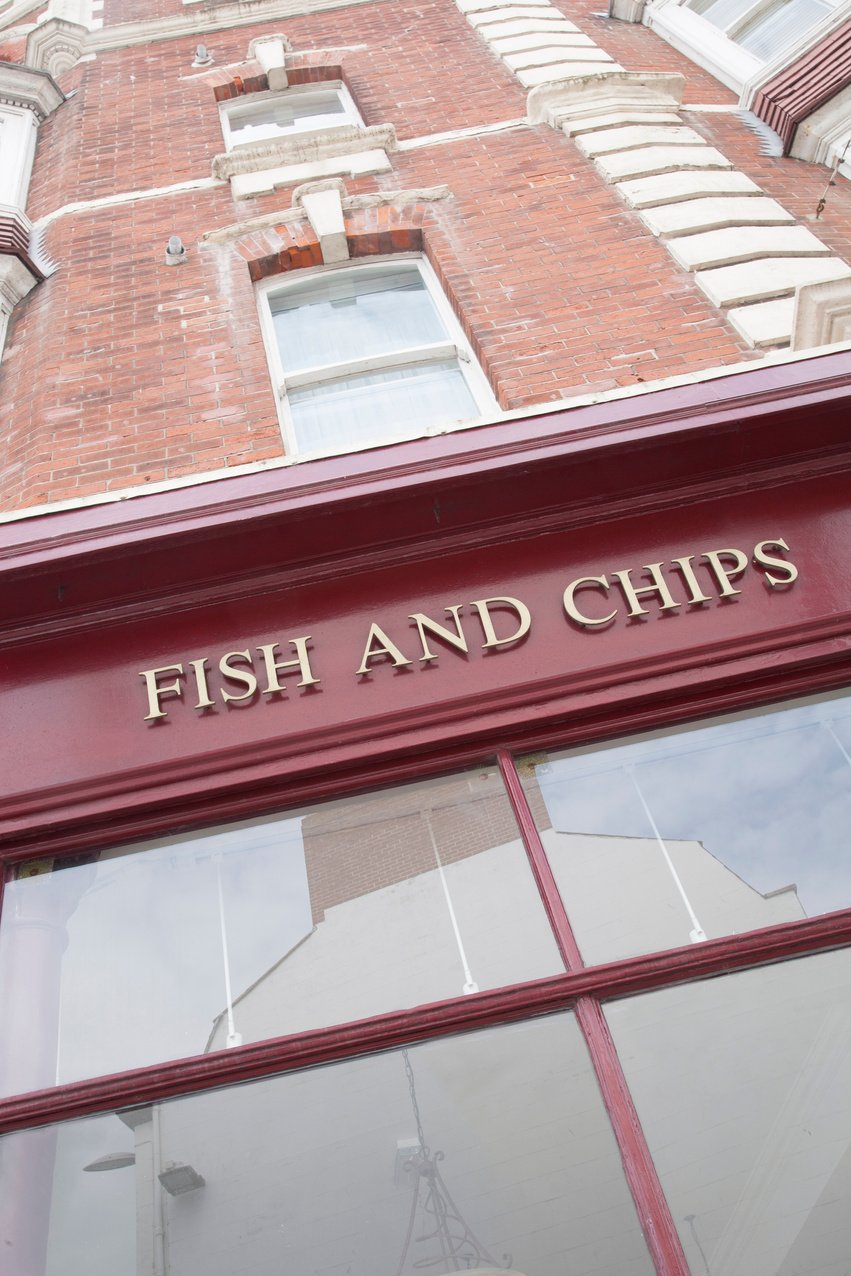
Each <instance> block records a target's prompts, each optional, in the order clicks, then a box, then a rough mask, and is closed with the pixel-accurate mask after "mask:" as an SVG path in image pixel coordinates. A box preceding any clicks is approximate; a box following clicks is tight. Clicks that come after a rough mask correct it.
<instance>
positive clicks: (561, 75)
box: [517, 55, 621, 89]
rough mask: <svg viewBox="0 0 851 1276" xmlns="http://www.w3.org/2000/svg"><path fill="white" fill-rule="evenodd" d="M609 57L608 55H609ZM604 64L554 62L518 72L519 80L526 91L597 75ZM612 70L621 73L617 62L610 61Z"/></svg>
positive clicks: (609, 64)
mask: <svg viewBox="0 0 851 1276" xmlns="http://www.w3.org/2000/svg"><path fill="white" fill-rule="evenodd" d="M607 56H608V55H607ZM601 65H603V63H602V62H599V61H598V62H579V61H576V62H554V63H553V64H552V65H551V66H549V67H545V66H539V67H534V68H532V69H530V70H527V71H518V72H517V78H518V80H519V81H520V83H521V84H522V85H523V87H524V89H534V88H537V87H538V85H539V84H550V83H552V81H553V80H570V79H574V78H575V77H577V76H583V75H587V76H592V75H596V74H597V73H598V72H599V70H600V67H601ZM605 65H606V66H607V67H608V68H609V69H610V70H613V71H616V70H617V71H619V70H621V67H620V66H619V65H618V63H617V62H612V61H609V62H607V63H606V64H605Z"/></svg>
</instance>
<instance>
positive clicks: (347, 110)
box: [219, 80, 364, 151]
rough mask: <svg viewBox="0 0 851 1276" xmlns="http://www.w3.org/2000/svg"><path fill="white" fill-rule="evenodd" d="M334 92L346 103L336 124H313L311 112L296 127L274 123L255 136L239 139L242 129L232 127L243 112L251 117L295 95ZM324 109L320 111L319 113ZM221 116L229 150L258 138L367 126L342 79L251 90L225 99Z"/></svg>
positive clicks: (277, 138)
mask: <svg viewBox="0 0 851 1276" xmlns="http://www.w3.org/2000/svg"><path fill="white" fill-rule="evenodd" d="M329 94H334V95H335V96H336V98H337V100H338V101H339V102H340V104H341V105H342V107H343V111H342V114H341V115H340V116H339V118H338V121H337V122H336V123H334V124H319V125H316V126H313V125H311V123H310V118H311V117H309V116H307V117H305V119H304V121H299V122H298V123H296V125H295V126H294V127H293V128H277V127H276V126H275V125H274V124H269V125H266V126H265V131H264V132H262V133H261V134H256V135H255V136H254V137H251V138H246V139H245V140H240V139H239V132H238V130H235V129H233V128H232V127H231V120H233V119H238V118H239V117H240V116H248V117H250V116H251V115H252V113H259V112H260V110H261V109H262V108H263V107H265V106H266V105H267V104H268V103H270V102H281V101H285V100H287V99H290V100H292V99H293V98H302V99H308V100H309V99H310V98H319V97H320V96H327V95H329ZM319 114H320V113H319V112H317V116H318V115H319ZM219 118H220V120H221V126H222V136H223V137H224V139H225V148H226V149H227V150H228V151H233V150H238V149H241V148H242V147H243V146H250V145H252V144H254V143H257V142H276V141H288V140H290V139H294V138H300V137H308V136H311V135H313V134H316V133H327V132H329V131H330V130H331V129H337V128H351V127H352V126H354V127H355V128H363V126H364V125H363V120H362V118H361V114H360V111H359V110H358V108H357V106H356V105H355V101H354V98H353V97H352V95H351V94H350V93H349V90H348V89H347V88H346V86H345V84H343V82H342V80H317V81H313V82H311V83H310V84H296V85H293V86H292V87H290V88H288V89H280V90H277V89H269V90H266V91H264V92H262V93H248V94H245V95H244V96H243V97H239V98H232V99H231V100H230V101H229V102H221V103H220V104H219Z"/></svg>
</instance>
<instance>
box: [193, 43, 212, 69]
mask: <svg viewBox="0 0 851 1276" xmlns="http://www.w3.org/2000/svg"><path fill="white" fill-rule="evenodd" d="M212 64H213V55H212V53H211V52H210V50H209V49H208V48H207V46H206V44H199V45H198V47H197V48H196V50H195V60H194V61H193V63H192V65H193V66H212Z"/></svg>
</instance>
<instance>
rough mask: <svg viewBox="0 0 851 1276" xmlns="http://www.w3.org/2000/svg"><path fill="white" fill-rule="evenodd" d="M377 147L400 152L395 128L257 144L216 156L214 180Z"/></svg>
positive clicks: (343, 129)
mask: <svg viewBox="0 0 851 1276" xmlns="http://www.w3.org/2000/svg"><path fill="white" fill-rule="evenodd" d="M377 147H380V148H381V149H382V150H384V151H395V150H396V149H397V147H398V143H397V141H396V130H395V128H394V127H393V125H392V124H372V125H370V126H369V127H368V128H361V127H360V126H359V125H357V124H344V125H341V126H340V127H339V128H328V129H323V130H322V132H320V133H303V134H301V136H296V137H293V138H284V139H281V140H274V141H268V142H254V143H252V144H251V145H250V146H240V147H238V148H237V149H236V150H233V151H227V152H226V153H225V154H223V155H217V156H216V157H215V159H214V160H213V177H217V178H219V179H220V180H221V179H224V180H227V178H230V177H236V176H237V175H241V174H243V173H259V172H262V171H263V170H264V169H269V168H280V167H283V166H288V165H291V164H305V163H310V162H312V161H314V160H323V159H330V158H333V157H336V156H338V155H350V154H354V153H356V152H358V151H367V150H374V149H376V148H377ZM336 171H339V170H336Z"/></svg>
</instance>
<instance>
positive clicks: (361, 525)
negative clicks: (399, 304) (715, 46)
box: [0, 354, 851, 858]
mask: <svg viewBox="0 0 851 1276" xmlns="http://www.w3.org/2000/svg"><path fill="white" fill-rule="evenodd" d="M849 371H851V356H849V355H847V354H839V355H834V356H828V357H822V358H819V359H813V360H811V361H805V362H801V363H797V364H792V365H788V366H785V367H778V368H774V369H762V370H760V371H755V372H752V373H748V374H743V375H738V376H730V377H724V378H722V379H719V380H717V381H710V382H707V383H704V384H701V385H697V386H687V387H683V388H681V389H674V390H668V391H663V392H659V393H655V394H648V395H645V396H643V397H641V398H639V399H626V400H621V401H617V402H613V403H607V404H604V405H597V406H590V407H586V408H579V409H576V410H574V411H572V412H569V413H562V414H553V415H552V416H545V417H538V418H531V419H526V420H520V421H516V422H510V423H507V424H503V425H497V426H492V427H488V428H484V429H481V430H476V431H468V432H461V433H457V434H454V435H450V436H446V437H443V438H436V439H429V440H426V441H422V442H416V443H410V444H403V445H400V446H397V447H393V448H388V449H384V450H381V451H374V452H365V453H360V454H357V455H354V456H348V457H340V458H334V459H331V460H328V461H320V462H315V463H312V464H310V465H309V466H293V467H292V468H290V469H287V470H283V471H282V470H275V471H270V472H266V473H262V474H257V475H253V476H250V477H241V478H234V479H230V480H227V481H223V482H216V483H210V484H202V485H198V486H194V487H190V488H187V489H183V490H178V491H173V492H169V493H165V494H156V495H150V496H143V497H138V498H136V499H134V500H131V501H127V502H123V503H118V504H105V505H100V506H99V505H95V506H92V507H91V508H89V509H85V510H80V511H74V512H70V513H58V514H55V515H50V516H45V517H39V518H35V519H32V520H23V521H21V522H20V523H16V524H10V525H7V527H6V528H5V529H4V532H3V543H4V549H3V553H2V560H0V571H2V591H3V592H2V597H3V608H2V610H3V625H2V644H3V654H2V677H3V698H4V715H3V716H4V724H5V736H6V742H7V757H6V759H5V761H4V777H5V778H4V786H3V788H4V796H3V800H2V806H0V837H2V847H3V852H4V855H6V856H9V857H11V858H15V857H22V856H31V855H32V854H34V853H35V852H37V851H38V850H39V849H43V848H44V847H46V846H49V847H50V849H51V853H54V854H55V853H56V851H57V850H60V849H61V848H63V847H65V846H68V847H80V846H84V845H86V844H87V843H88V842H89V841H90V840H96V841H99V842H100V841H102V838H103V835H104V830H108V831H109V835H110V837H111V838H115V839H117V840H121V839H128V838H130V837H137V836H139V835H141V834H146V833H149V832H152V831H156V830H158V829H160V828H162V827H163V825H165V826H167V827H174V826H175V822H176V821H177V822H189V823H192V822H197V821H198V819H199V818H200V819H203V821H204V822H210V820H212V819H219V818H228V817H231V816H235V815H238V814H241V813H243V812H246V811H257V810H258V809H261V810H262V809H264V808H268V807H274V806H277V805H279V804H280V803H281V801H282V800H286V801H287V802H288V803H289V802H292V801H302V800H305V799H306V798H314V797H317V796H319V795H323V796H325V795H328V794H333V793H336V792H339V791H341V790H344V789H351V788H352V787H357V786H358V785H363V784H368V785H374V784H376V783H382V782H384V781H385V780H387V779H388V778H390V777H401V776H405V775H406V774H413V773H417V774H421V773H423V772H424V771H425V772H427V771H428V769H429V766H430V765H432V766H434V765H438V766H442V767H445V766H446V764H447V762H449V763H450V764H454V763H457V762H463V761H465V760H469V759H475V758H479V757H481V756H482V754H483V753H487V752H492V751H493V750H494V748H495V747H497V746H512V747H514V746H516V745H518V744H520V743H522V744H523V745H524V746H526V747H534V746H543V745H546V744H550V743H552V742H553V741H554V740H558V741H559V742H560V743H573V742H575V741H577V740H591V739H594V738H600V737H605V736H606V735H610V734H612V733H613V732H619V733H620V732H622V731H624V730H629V729H633V728H644V727H647V726H648V725H658V724H660V723H661V722H664V721H673V720H676V719H678V718H680V717H682V716H685V715H689V716H695V714H697V715H700V714H702V713H706V712H709V711H712V712H719V711H722V710H726V709H730V708H739V707H741V706H743V705H746V704H750V703H755V702H756V703H758V702H760V701H761V700H765V699H768V698H775V697H777V696H783V695H792V694H795V693H797V692H799V691H804V690H806V689H816V688H820V687H826V686H834V685H837V684H839V683H841V682H842V681H843V679H844V677H845V675H846V673H847V668H848V665H847V661H848V641H849V617H851V580H849V571H848V567H849V543H851V524H849V519H851V514H850V513H849V510H848V503H849V497H851V477H850V476H849V465H851V436H849V431H848V413H849V406H848V404H849V399H848V390H847V388H846V381H847V378H848V375H849ZM778 539H781V540H784V541H785V542H786V544H787V545H788V547H789V549H788V552H787V551H777V550H771V549H770V548H766V550H765V553H766V554H775V553H777V552H780V553H781V555H782V556H783V557H785V558H786V559H788V560H789V562H791V563H793V564H794V565H795V566H796V568H797V571H798V576H797V579H796V580H795V581H794V582H793V583H791V584H786V583H785V582H783V581H779V582H778V587H777V588H770V587H768V586H767V582H766V572H770V571H771V569H770V568H765V567H763V568H760V567H759V565H758V564H755V563H754V562H753V561H752V560H753V551H754V549H755V547H757V546H758V545H759V544H760V543H762V542H775V541H777V540H778ZM727 549H733V550H739V551H740V552H742V553H743V554H744V555H746V556H747V558H748V563H749V566H748V568H747V570H746V571H743V572H742V573H741V574H740V575H739V577H738V579H736V580H734V582H733V584H734V586H735V588H736V589H737V590H738V591H739V592H737V593H735V594H733V593H732V592H731V593H730V594H729V595H728V596H727V597H724V596H723V590H722V588H721V587H720V586H719V583H718V579H717V572H716V573H714V574H711V572H710V574H708V575H707V570H708V569H707V565H706V563H705V561H703V562H702V565H701V566H699V568H698V570H699V572H700V573H701V579H702V582H703V583H702V586H701V589H702V591H703V592H704V593H705V594H707V595H708V596H709V598H710V601H708V602H698V603H691V602H690V601H689V599H690V597H692V596H694V595H695V588H694V586H691V587H689V586H688V583H687V581H686V579H685V578H684V576H683V570H684V569H683V568H681V567H676V566H674V567H672V566H671V564H672V563H673V560H675V559H681V558H684V557H688V556H694V558H695V561H698V560H699V559H700V556H701V555H705V554H706V553H707V552H708V551H720V550H727ZM724 561H725V563H726V564H727V566H728V567H729V568H730V569H731V570H732V569H733V568H734V566H735V562H734V560H733V559H727V560H724ZM652 563H661V564H663V569H662V570H663V574H666V578H667V579H668V581H669V584H670V588H671V591H672V597H673V598H674V600H675V601H677V602H678V603H679V604H680V605H679V606H678V607H677V608H672V607H669V608H664V607H662V606H661V605H660V603H661V601H662V599H661V597H660V596H657V597H655V598H654V596H653V595H647V596H646V597H645V599H644V604H645V608H646V610H647V612H648V614H647V615H646V616H637V617H630V616H629V615H628V611H629V606H628V600H627V598H626V597H625V596H624V593H623V590H622V588H619V587H618V586H617V585H616V584H614V583H613V582H614V573H616V572H617V571H624V570H630V571H631V580H632V581H633V582H634V583H635V584H637V585H638V586H639V587H640V586H643V585H647V584H648V580H649V578H648V577H647V576H646V575H642V570H641V569H642V567H644V566H645V565H647V564H652ZM776 574H777V573H776V571H775V575H776ZM781 575H782V573H781ZM600 576H605V577H606V578H607V579H608V580H609V585H610V587H609V589H608V590H606V589H604V587H603V586H594V585H593V584H588V585H587V586H580V587H578V590H577V592H576V593H575V595H574V597H575V601H576V604H577V606H578V607H579V608H580V609H581V610H582V612H583V614H584V615H587V616H588V617H589V618H590V619H595V620H597V619H600V618H602V617H605V616H606V615H608V614H609V613H610V612H612V610H613V609H614V610H616V611H617V614H616V615H615V616H614V617H613V619H612V620H611V622H610V623H608V624H604V625H595V626H593V627H592V626H587V627H583V626H581V625H577V624H576V623H575V622H573V621H571V619H570V618H569V617H568V615H567V614H566V612H565V608H564V604H563V594H564V591H565V589H566V587H567V586H568V585H570V584H571V582H574V581H576V580H577V579H579V578H595V577H600ZM651 583H652V582H651ZM690 590H691V592H690ZM494 598H510V599H515V600H518V601H519V602H520V603H522V604H524V605H525V607H526V608H527V609H528V612H529V613H530V616H531V623H530V625H529V628H528V632H527V633H526V634H525V636H523V637H522V638H521V639H520V640H518V641H517V642H513V643H512V642H503V641H502V639H503V638H505V637H509V636H510V635H511V634H512V633H513V632H515V631H516V630H517V628H518V627H519V620H518V614H517V612H516V611H512V609H511V607H510V606H508V605H506V606H503V607H501V606H500V605H499V604H494V605H492V606H490V607H489V608H488V611H489V612H490V613H491V618H492V623H493V625H494V632H495V636H496V639H497V641H496V642H491V644H490V646H488V645H487V639H488V633H487V631H486V630H485V629H484V628H483V620H482V608H475V607H473V606H471V604H473V603H475V602H480V601H482V600H489V599H494ZM453 607H457V608H460V611H459V612H458V613H457V620H456V618H455V617H453V615H452V614H451V612H450V611H449V610H448V609H451V608H453ZM414 615H423V616H426V617H428V618H430V619H432V620H434V621H436V622H439V623H441V624H443V625H444V626H445V627H448V628H449V629H451V630H454V631H455V630H457V626H458V624H459V623H460V626H461V630H460V632H461V633H462V634H463V635H464V636H465V637H466V641H467V646H468V651H467V652H466V653H465V652H463V651H462V650H460V649H459V648H458V646H457V645H456V646H453V645H451V644H450V643H448V642H447V641H441V640H440V639H439V638H438V639H436V640H430V643H429V645H430V650H431V651H432V653H433V654H434V656H435V658H434V659H429V660H423V647H422V641H421V639H420V637H419V634H418V630H417V626H416V623H415V621H412V620H411V619H410V617H411V616H414ZM486 623H487V621H485V622H484V624H486ZM372 624H377V625H378V626H380V628H381V630H382V631H383V634H384V635H385V636H386V637H388V638H390V639H391V640H392V642H393V644H394V645H395V646H396V647H397V648H398V649H399V651H400V652H401V654H402V655H403V656H404V657H405V658H406V659H407V660H409V661H410V663H409V664H408V665H404V666H403V665H401V664H399V665H394V664H393V662H392V660H391V658H390V657H388V658H386V659H384V660H381V659H378V658H376V659H372V660H370V661H369V662H368V668H369V672H368V673H367V674H365V675H363V674H361V675H359V674H358V672H357V671H358V669H359V668H360V667H361V665H362V661H363V657H364V652H365V650H366V644H367V638H368V637H369V633H370V626H371V625H372ZM308 637H309V639H310V641H309V643H308V644H307V648H306V649H307V650H308V655H309V664H310V675H312V677H313V678H314V679H315V680H316V681H315V683H313V684H311V685H304V686H302V687H299V686H298V685H297V684H298V682H299V681H301V680H302V679H301V675H300V673H299V671H298V670H297V669H295V670H282V671H281V673H280V675H279V680H280V682H281V684H282V685H283V686H284V687H285V688H286V690H285V691H283V692H281V693H279V694H277V695H268V694H267V695H263V694H260V692H261V691H262V690H263V688H264V687H265V686H267V685H269V683H268V678H267V676H266V674H265V672H263V670H264V668H265V666H264V657H263V655H262V654H261V653H260V651H259V649H260V648H261V647H263V646H264V645H266V646H268V645H269V644H278V649H277V650H276V651H275V652H274V653H273V654H274V659H275V660H276V661H279V662H280V661H285V660H295V659H296V657H297V648H296V646H295V645H294V644H293V640H294V639H296V638H308ZM492 637H493V635H492ZM379 646H380V637H379V636H377V635H375V636H374V641H373V645H372V650H373V651H377V649H378V647H379ZM244 651H248V652H249V655H250V659H251V662H252V664H253V666H254V668H255V673H256V676H257V679H258V683H259V686H258V694H256V695H253V696H245V695H243V694H242V693H244V692H245V691H246V690H247V689H248V684H247V683H246V682H245V681H244V680H243V681H239V682H238V681H236V680H232V681H230V682H226V681H225V680H224V679H223V678H222V676H221V674H220V673H219V672H218V663H219V661H220V659H221V658H222V657H223V656H224V655H226V654H227V653H232V652H244ZM202 659H205V660H206V661H207V670H206V672H207V682H208V686H207V690H206V694H205V697H204V698H209V699H211V700H213V701H214V703H213V704H212V705H209V706H207V707H205V708H202V709H200V710H199V709H196V708H194V707H193V706H194V705H195V704H196V703H198V702H199V700H200V699H201V698H202V693H201V692H200V690H199V686H198V682H197V678H194V677H193V671H192V670H191V669H190V665H191V662H193V661H199V660H202ZM233 663H234V665H235V666H241V667H243V668H245V667H247V663H248V662H247V661H244V660H236V661H234V662H233ZM175 665H182V666H183V671H184V673H183V677H182V678H181V679H180V682H181V684H182V688H183V694H182V696H181V697H180V698H178V697H177V696H174V695H172V696H169V695H167V694H166V695H162V696H161V697H158V699H157V704H158V706H159V708H160V709H161V710H162V711H165V716H163V717H158V718H152V719H150V720H148V721H146V720H145V718H146V715H148V714H149V710H150V707H151V706H150V703H149V701H148V698H147V695H146V682H145V679H144V678H143V677H141V676H140V675H141V674H142V672H143V671H150V670H154V669H165V670H166V672H165V673H162V674H160V675H158V676H157V679H156V684H157V686H158V687H164V686H165V684H167V683H169V682H174V680H175V679H176V678H179V675H177V674H176V673H171V674H170V673H169V672H168V669H169V668H170V667H171V666H175ZM223 688H224V689H225V690H227V691H228V692H229V693H230V694H231V695H232V697H233V698H232V699H231V700H230V701H229V702H227V701H226V700H225V699H223V698H222V694H221V692H222V689H223ZM237 697H239V698H237ZM10 746H11V747H10ZM437 757H439V759H440V760H439V762H434V759H435V758H437ZM213 780H214V781H215V793H214V794H211V792H210V786H211V782H212V781H213Z"/></svg>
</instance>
